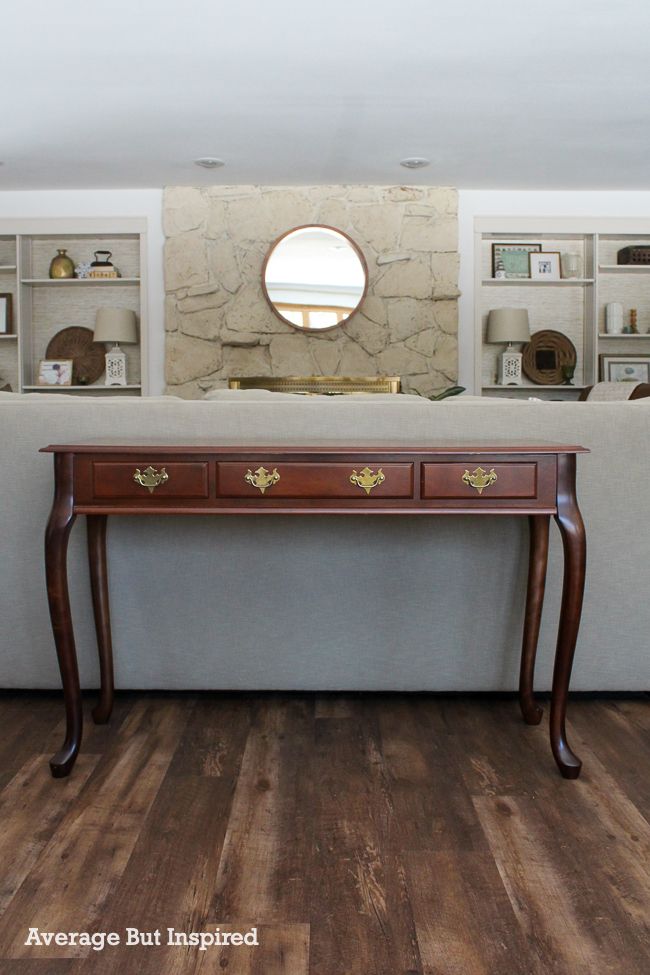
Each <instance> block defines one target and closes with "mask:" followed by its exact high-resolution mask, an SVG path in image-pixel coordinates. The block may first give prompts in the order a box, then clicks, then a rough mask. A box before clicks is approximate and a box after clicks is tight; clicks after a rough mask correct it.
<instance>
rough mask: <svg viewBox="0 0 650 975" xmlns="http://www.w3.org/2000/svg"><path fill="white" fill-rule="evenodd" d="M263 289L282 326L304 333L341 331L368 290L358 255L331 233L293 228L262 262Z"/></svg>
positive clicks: (329, 229) (344, 239)
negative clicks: (301, 330) (338, 326)
mask: <svg viewBox="0 0 650 975" xmlns="http://www.w3.org/2000/svg"><path fill="white" fill-rule="evenodd" d="M262 285H263V287H264V293H265V294H266V297H267V300H268V302H269V304H270V306H271V308H272V309H273V311H274V312H275V313H276V315H278V316H279V317H280V318H281V319H282V321H283V322H286V323H287V325H293V326H294V327H295V328H300V329H305V330H306V331H310V332H312V331H323V329H326V328H336V326H337V325H343V324H344V323H345V322H347V320H348V319H349V318H350V316H351V315H354V313H355V311H357V309H358V308H359V305H360V304H361V302H362V301H363V298H364V296H365V293H366V288H367V287H368V268H367V267H366V262H365V260H364V257H363V254H362V253H361V251H360V250H359V248H358V247H357V245H356V244H355V243H354V241H353V240H351V239H350V238H349V237H348V236H347V234H344V233H343V231H341V230H335V229H334V227H321V226H316V225H314V226H310V227H295V228H294V229H293V230H289V231H287V233H286V234H283V235H282V237H279V238H278V240H276V241H275V243H274V244H273V246H272V247H271V249H270V251H269V252H268V254H267V256H266V260H265V262H264V268H263V270H262Z"/></svg>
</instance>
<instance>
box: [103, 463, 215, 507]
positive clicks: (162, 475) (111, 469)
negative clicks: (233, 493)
mask: <svg viewBox="0 0 650 975" xmlns="http://www.w3.org/2000/svg"><path fill="white" fill-rule="evenodd" d="M91 483H92V495H93V498H98V499H100V498H101V499H104V500H109V499H120V498H137V499H138V500H139V501H144V502H146V501H147V500H148V499H151V501H152V503H155V501H156V500H157V499H159V498H207V497H208V485H209V479H208V463H207V462H205V463H203V462H199V461H196V462H191V461H187V462H184V463H179V462H176V461H171V462H170V463H167V462H165V461H162V460H156V461H155V462H151V463H150V462H149V461H148V460H147V458H146V457H145V458H143V459H142V460H140V459H135V460H134V461H133V463H129V462H127V463H123V462H121V461H116V462H110V461H94V462H93V464H92V481H91Z"/></svg>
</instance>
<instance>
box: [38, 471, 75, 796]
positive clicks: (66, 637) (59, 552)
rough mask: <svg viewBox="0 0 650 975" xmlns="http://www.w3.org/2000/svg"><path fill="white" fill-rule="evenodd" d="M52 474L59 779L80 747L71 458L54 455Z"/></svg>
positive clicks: (49, 561)
mask: <svg viewBox="0 0 650 975" xmlns="http://www.w3.org/2000/svg"><path fill="white" fill-rule="evenodd" d="M54 471H55V493H54V504H53V505H52V511H51V513H50V518H49V521H48V523H47V528H46V531H45V576H46V580H47V598H48V602H49V607H50V619H51V621H52V631H53V633H54V643H55V645H56V653H57V657H58V660H59V670H60V671H61V680H62V682H63V697H64V700H65V717H66V731H65V740H64V742H63V745H62V746H61V748H60V750H59V751H58V752H57V753H56V755H54V756H53V757H52V759H51V761H50V769H51V771H52V775H53V776H54V778H56V779H59V778H63V777H64V776H66V775H69V774H70V772H71V770H72V766H73V765H74V763H75V760H76V758H77V754H78V752H79V746H80V745H81V735H82V730H83V715H82V709H81V689H80V687H79V668H78V666H77V652H76V649H75V644H74V632H73V629H72V617H71V615H70V598H69V595H68V572H67V554H68V539H69V537H70V530H71V528H72V525H73V524H74V520H75V515H74V511H73V490H72V472H73V455H72V454H56V455H55V457H54Z"/></svg>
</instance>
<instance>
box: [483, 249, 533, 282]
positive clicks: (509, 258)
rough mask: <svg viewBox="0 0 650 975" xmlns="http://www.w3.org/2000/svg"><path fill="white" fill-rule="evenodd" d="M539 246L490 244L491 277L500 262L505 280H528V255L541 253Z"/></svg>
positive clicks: (493, 275)
mask: <svg viewBox="0 0 650 975" xmlns="http://www.w3.org/2000/svg"><path fill="white" fill-rule="evenodd" d="M541 249H542V245H541V244H525V243H522V242H521V241H518V242H517V243H493V244H492V277H495V275H496V269H497V264H498V263H499V261H501V262H502V264H503V268H504V270H505V273H506V278H512V279H516V278H529V277H530V265H529V262H528V255H529V254H531V253H535V252H537V251H541Z"/></svg>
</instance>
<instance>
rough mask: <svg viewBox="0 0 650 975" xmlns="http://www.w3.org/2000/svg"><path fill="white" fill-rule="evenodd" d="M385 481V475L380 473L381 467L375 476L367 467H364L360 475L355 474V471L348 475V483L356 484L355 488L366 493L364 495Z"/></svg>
mask: <svg viewBox="0 0 650 975" xmlns="http://www.w3.org/2000/svg"><path fill="white" fill-rule="evenodd" d="M385 480H386V475H385V474H384V472H383V471H382V469H381V467H380V468H379V470H378V471H377V473H376V474H375V472H374V471H371V470H370V468H369V467H364V469H363V470H362V471H361V473H360V474H357V472H356V471H352V473H351V474H350V483H351V484H356V485H357V487H360V488H361V489H362V490H363V491H365V492H366V494H370V492H371V491H372V489H373V488H376V487H377V485H379V484H383V482H384V481H385Z"/></svg>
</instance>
